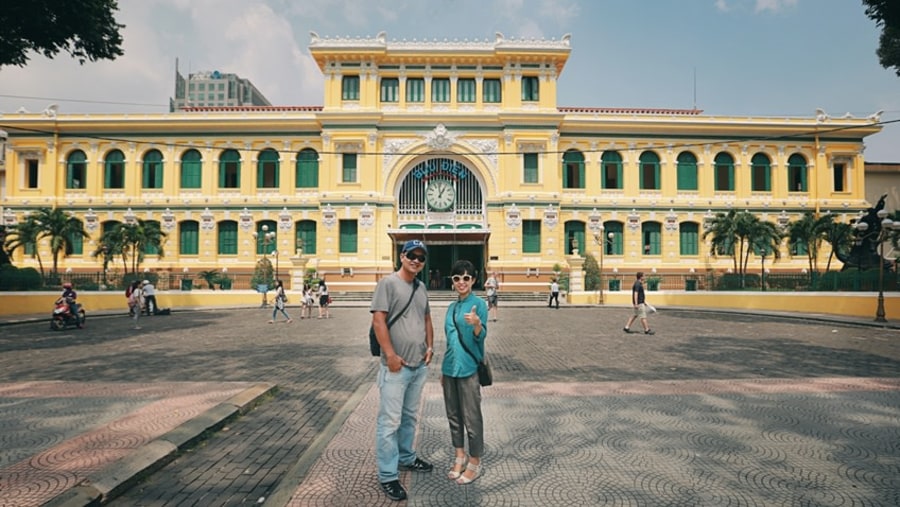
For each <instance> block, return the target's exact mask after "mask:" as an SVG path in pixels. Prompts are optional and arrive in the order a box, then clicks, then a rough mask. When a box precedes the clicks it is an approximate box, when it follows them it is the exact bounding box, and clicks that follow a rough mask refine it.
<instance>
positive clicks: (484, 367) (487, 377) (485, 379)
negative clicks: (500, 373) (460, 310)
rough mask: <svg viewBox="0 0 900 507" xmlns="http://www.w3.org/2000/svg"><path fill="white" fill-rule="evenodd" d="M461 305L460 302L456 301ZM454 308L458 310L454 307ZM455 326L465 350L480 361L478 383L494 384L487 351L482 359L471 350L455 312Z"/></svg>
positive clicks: (457, 335) (483, 384)
mask: <svg viewBox="0 0 900 507" xmlns="http://www.w3.org/2000/svg"><path fill="white" fill-rule="evenodd" d="M456 305H457V306H459V303H456ZM454 310H456V309H455V308H454ZM453 327H455V328H456V337H457V338H458V339H459V344H460V345H462V348H463V350H465V351H466V353H467V354H469V355H470V356H472V359H474V360H475V362H476V363H478V383H479V384H481V385H482V386H485V387H486V386H489V385H493V384H494V372H493V371H491V363H489V362H488V358H487V353H485V355H484V357H482V358H481V361H479V360H478V358H477V357H475V354H473V353H472V351H471V350H469V347H467V346H466V342H465V341H464V340H463V339H462V336H461V335H462V333H460V331H459V326H458V325H456V314H455V313H454V314H453Z"/></svg>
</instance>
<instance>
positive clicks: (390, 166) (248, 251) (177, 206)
mask: <svg viewBox="0 0 900 507" xmlns="http://www.w3.org/2000/svg"><path fill="white" fill-rule="evenodd" d="M309 50H310V53H311V54H312V56H313V58H314V59H315V61H316V62H317V63H318V65H319V68H320V69H321V71H322V73H323V76H324V80H325V86H324V96H323V103H322V105H319V106H308V107H306V106H267V107H246V106H235V107H224V106H220V105H211V104H219V102H217V101H218V100H220V99H219V94H220V93H221V94H222V96H223V99H222V100H224V98H227V97H231V95H232V93H231V90H234V94H233V95H234V98H235V99H237V98H238V97H241V99H242V100H244V99H246V98H247V97H248V95H246V94H247V93H250V92H246V91H243V92H239V90H240V87H239V86H237V83H238V81H237V78H236V77H235V78H234V81H231V80H230V78H224V77H222V75H218V77H215V76H213V74H209V75H208V76H206V75H204V77H203V78H202V79H201V78H197V79H194V76H195V75H192V77H191V79H189V80H184V81H183V82H182V81H180V83H181V86H184V89H183V93H179V94H178V95H179V97H180V98H184V99H185V100H190V99H191V94H192V93H193V94H194V95H193V100H194V101H196V102H193V101H192V102H191V108H190V109H187V110H177V109H176V111H174V112H172V113H166V114H158V115H126V114H96V115H95V114H92V115H75V114H73V115H66V114H59V115H57V116H55V117H52V118H51V117H47V116H46V115H40V114H21V115H15V116H10V117H7V118H4V119H3V124H4V125H5V126H4V129H5V130H7V132H8V135H9V141H8V147H7V165H6V167H7V172H8V177H7V182H8V189H7V197H6V199H5V201H6V202H5V205H4V208H3V213H2V216H0V219H2V220H3V222H4V223H5V224H8V225H11V224H15V223H17V222H19V221H21V220H23V219H24V217H26V216H27V214H28V213H30V212H31V211H33V210H35V209H36V208H38V207H41V206H59V207H64V208H65V209H66V210H69V211H70V212H71V213H73V214H75V215H76V216H77V217H79V218H80V219H82V220H83V221H84V223H85V225H86V228H87V230H88V232H89V233H90V238H89V239H85V240H84V241H83V242H81V240H80V238H75V239H74V241H75V242H76V243H75V244H74V245H73V248H72V250H73V253H72V255H70V256H69V257H67V258H66V259H64V261H63V269H69V268H71V269H72V270H74V271H95V272H96V271H97V270H98V269H99V264H98V261H97V260H96V259H94V258H92V257H91V255H90V254H91V252H92V251H93V249H95V248H96V244H97V241H98V240H99V238H100V236H101V235H102V234H103V232H104V231H107V230H111V229H112V228H114V227H116V225H117V224H120V223H130V222H134V221H135V220H138V219H141V220H145V221H156V222H158V223H159V226H160V228H161V229H162V230H163V231H164V232H166V233H167V241H166V244H165V248H164V250H165V255H164V256H163V255H159V254H158V253H157V252H151V251H148V252H145V260H144V263H143V266H144V267H146V268H147V269H149V270H151V271H156V272H159V273H160V276H161V277H164V276H166V274H180V273H182V272H184V271H190V272H197V271H200V270H208V269H213V268H218V269H223V268H227V270H228V272H229V273H249V272H250V271H251V270H252V269H253V267H254V265H255V263H256V262H257V260H258V259H259V258H260V257H261V256H263V255H269V256H271V255H272V254H273V253H274V254H276V255H277V258H278V259H279V260H280V261H281V263H282V264H281V266H282V269H284V267H285V266H288V265H289V266H291V267H293V268H294V272H295V273H296V272H297V271H300V270H302V269H312V270H315V271H317V272H318V273H319V274H320V275H321V274H324V275H327V276H328V282H329V287H330V288H331V290H333V291H342V290H371V289H372V288H373V287H374V285H375V283H376V281H377V280H378V279H379V278H380V277H382V276H385V275H386V274H388V273H390V272H391V271H392V270H393V269H395V268H396V266H397V262H398V255H399V248H400V245H402V244H403V242H405V241H406V240H408V239H411V238H420V239H424V240H425V241H427V242H428V244H429V254H430V255H429V258H428V261H427V262H428V265H427V267H426V269H425V270H424V274H423V276H425V277H426V278H427V277H433V276H438V273H440V274H441V276H444V275H446V274H447V273H449V270H450V266H451V265H452V263H453V262H454V261H455V260H457V259H459V258H466V259H469V260H471V261H472V262H473V263H474V264H475V265H476V266H479V267H480V268H481V269H483V270H484V271H497V272H498V273H499V274H500V276H501V277H502V279H503V283H504V288H505V289H506V290H510V291H516V290H544V289H545V288H546V286H547V283H548V281H549V276H551V275H552V274H553V273H554V271H556V269H557V268H561V269H562V270H566V269H569V266H571V265H577V264H573V263H575V259H576V257H577V256H578V255H583V254H585V253H589V254H591V255H593V256H594V257H595V258H601V259H603V260H604V261H605V262H604V267H603V269H604V273H605V275H606V276H609V275H610V274H611V273H621V274H623V275H624V274H626V273H634V272H635V271H639V270H641V271H647V272H651V271H653V270H656V271H657V272H659V273H687V272H689V271H690V270H696V271H701V270H703V271H706V270H714V271H723V272H724V271H727V270H728V269H730V268H732V260H731V258H730V257H724V256H723V257H716V256H711V255H710V254H709V251H710V244H709V239H708V238H705V237H704V234H703V233H704V231H705V230H706V227H707V226H708V224H709V223H710V221H711V220H712V219H713V218H714V217H715V215H716V214H717V213H719V212H727V211H729V210H733V209H739V210H747V211H750V212H752V213H754V214H756V215H757V216H759V217H760V218H761V219H763V220H767V221H770V222H774V223H776V224H777V225H778V226H781V227H786V226H788V225H789V223H790V222H792V221H794V220H797V219H799V218H800V217H802V216H803V215H804V214H805V213H807V212H811V213H814V214H817V215H820V214H824V213H831V214H833V215H835V217H836V219H837V220H838V221H842V222H849V221H850V220H851V219H853V218H855V217H856V216H857V215H858V214H859V212H860V211H861V210H865V209H867V208H868V207H869V206H870V204H869V203H868V202H867V200H866V180H865V171H864V167H865V164H864V157H863V151H864V140H865V138H866V137H867V136H869V135H872V134H875V133H877V132H879V131H880V129H881V127H880V126H879V124H878V119H877V118H876V117H860V118H855V117H852V116H840V117H836V116H830V115H828V114H827V113H825V112H824V111H821V112H819V113H818V114H815V113H814V112H810V113H811V114H810V116H806V117H783V116H780V117H764V116H749V117H748V116H713V115H707V114H704V113H703V112H702V111H699V110H695V109H642V108H633V109H621V108H603V107H588V106H584V107H560V106H558V104H557V90H558V87H557V84H558V80H559V78H560V75H561V74H562V72H563V70H564V68H565V66H566V63H567V61H568V58H569V54H570V51H572V47H571V40H570V38H569V37H563V38H561V39H554V40H524V39H509V38H505V37H503V36H502V35H501V34H497V36H496V37H495V38H492V39H490V40H484V41H465V42H463V41H453V42H447V41H443V42H438V41H388V40H387V39H386V37H385V36H384V34H379V35H378V36H376V37H374V38H352V39H346V38H321V37H318V36H317V35H315V34H313V37H312V40H311V43H310V46H309ZM232 83H234V87H232V86H231V84H232ZM211 84H212V85H214V88H213V90H212V91H211V90H210V85H211ZM220 84H221V85H222V86H221V88H220V86H219V85H220ZM201 85H202V88H200V86H201ZM192 86H193V88H191V87H192ZM245 90H246V89H245ZM201 93H202V94H203V97H204V98H203V99H202V102H201V99H200V96H201V95H200V94H201ZM210 93H213V94H214V97H213V98H212V99H210V98H209V94H210ZM249 96H250V97H252V93H250V95H249ZM244 103H246V102H244ZM273 233H274V234H273ZM263 238H265V240H264V241H263ZM779 248H780V253H781V256H780V257H781V258H780V260H779V261H778V262H777V263H774V264H767V265H766V267H767V268H768V267H771V269H772V270H773V271H784V272H796V273H799V272H801V270H803V269H806V268H807V267H808V260H807V256H806V255H805V254H804V252H803V251H801V250H800V249H798V247H797V246H796V245H791V244H789V243H788V242H787V241H786V240H785V241H784V242H783V243H782V244H781V245H780V247H779ZM37 251H38V252H39V253H40V255H41V256H42V257H43V258H44V259H47V258H49V246H48V245H47V244H44V242H42V243H41V244H39V245H37ZM15 255H16V262H17V264H18V265H20V266H23V265H25V266H27V265H34V266H36V261H35V259H34V258H32V257H31V256H30V255H25V254H24V252H23V251H22V250H21V249H20V250H17V251H16V253H15ZM826 257H827V256H825V255H823V256H821V257H820V262H822V263H823V266H822V268H824V262H825V258H826ZM759 265H760V263H759V262H758V260H757V261H753V260H751V262H750V266H759ZM296 280H297V278H296V277H295V278H294V280H293V281H294V282H296ZM295 288H296V287H295Z"/></svg>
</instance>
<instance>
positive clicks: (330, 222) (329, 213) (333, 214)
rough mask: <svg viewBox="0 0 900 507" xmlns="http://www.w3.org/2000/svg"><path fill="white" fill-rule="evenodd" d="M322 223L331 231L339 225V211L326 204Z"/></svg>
mask: <svg viewBox="0 0 900 507" xmlns="http://www.w3.org/2000/svg"><path fill="white" fill-rule="evenodd" d="M322 223H323V224H324V225H325V227H328V228H329V229H331V228H332V227H334V225H335V224H336V223H337V211H335V210H334V209H333V208H332V207H331V204H326V205H325V208H323V209H322Z"/></svg>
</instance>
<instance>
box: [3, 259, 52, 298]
mask: <svg viewBox="0 0 900 507" xmlns="http://www.w3.org/2000/svg"><path fill="white" fill-rule="evenodd" d="M43 285H44V280H43V277H41V274H40V273H39V272H38V271H37V270H36V269H34V268H22V269H19V268H17V267H15V266H13V265H12V264H4V265H2V266H0V290H7V291H20V290H40V289H42V288H43Z"/></svg>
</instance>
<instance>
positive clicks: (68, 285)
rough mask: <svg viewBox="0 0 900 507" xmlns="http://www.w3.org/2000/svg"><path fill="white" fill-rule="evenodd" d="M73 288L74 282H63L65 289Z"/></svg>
mask: <svg viewBox="0 0 900 507" xmlns="http://www.w3.org/2000/svg"><path fill="white" fill-rule="evenodd" d="M71 288H72V282H66V283H64V284H63V289H71Z"/></svg>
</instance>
